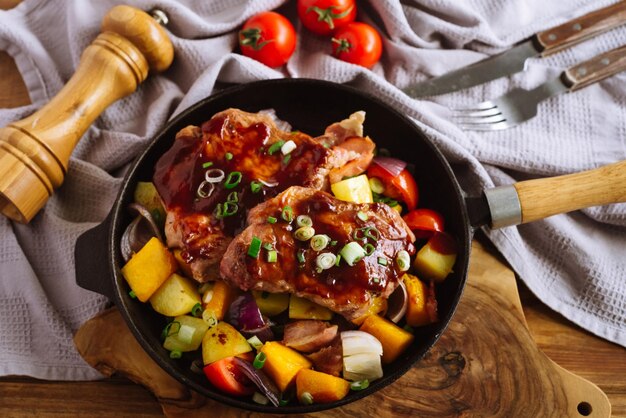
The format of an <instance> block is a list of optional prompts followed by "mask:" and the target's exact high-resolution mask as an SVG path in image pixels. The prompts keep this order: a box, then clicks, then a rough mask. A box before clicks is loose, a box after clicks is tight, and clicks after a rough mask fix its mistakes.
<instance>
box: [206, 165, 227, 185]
mask: <svg viewBox="0 0 626 418" xmlns="http://www.w3.org/2000/svg"><path fill="white" fill-rule="evenodd" d="M224 176H225V174H224V170H220V169H219V168H212V169H210V170H207V171H206V173H204V179H205V180H206V181H208V182H209V183H219V182H220V181H222V180H224Z"/></svg>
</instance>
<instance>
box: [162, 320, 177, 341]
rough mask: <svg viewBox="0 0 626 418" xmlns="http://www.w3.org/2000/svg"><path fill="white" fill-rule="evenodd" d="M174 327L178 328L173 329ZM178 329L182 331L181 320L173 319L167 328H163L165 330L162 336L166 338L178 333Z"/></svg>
mask: <svg viewBox="0 0 626 418" xmlns="http://www.w3.org/2000/svg"><path fill="white" fill-rule="evenodd" d="M172 327H174V328H176V329H175V330H173V329H172ZM178 331H180V322H178V321H172V322H170V323H169V324H167V325H166V326H165V328H163V331H162V332H161V338H162V339H166V338H167V337H169V336H170V335H176V334H178Z"/></svg>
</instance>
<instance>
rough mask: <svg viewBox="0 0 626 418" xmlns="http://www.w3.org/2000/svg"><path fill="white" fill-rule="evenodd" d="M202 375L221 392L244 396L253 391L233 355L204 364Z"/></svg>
mask: <svg viewBox="0 0 626 418" xmlns="http://www.w3.org/2000/svg"><path fill="white" fill-rule="evenodd" d="M203 370H204V375H205V376H206V377H207V379H209V382H211V384H213V386H215V387H216V388H218V389H219V390H221V391H222V392H225V393H228V394H230V395H234V396H246V395H252V394H253V393H254V386H253V385H251V382H250V380H249V379H248V378H247V377H246V376H245V375H244V374H243V373H242V372H241V371H240V370H239V368H238V367H237V366H236V365H235V363H234V362H233V357H226V358H223V359H221V360H218V361H216V362H215V363H211V364H208V365H206V366H204V369H203Z"/></svg>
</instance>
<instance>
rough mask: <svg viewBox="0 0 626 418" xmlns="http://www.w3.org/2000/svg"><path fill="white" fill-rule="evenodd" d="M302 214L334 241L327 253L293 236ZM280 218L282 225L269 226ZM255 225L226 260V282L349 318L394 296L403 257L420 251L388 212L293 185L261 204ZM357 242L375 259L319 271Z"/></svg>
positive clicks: (231, 248) (378, 206)
mask: <svg viewBox="0 0 626 418" xmlns="http://www.w3.org/2000/svg"><path fill="white" fill-rule="evenodd" d="M286 208H290V211H291V212H292V218H293V220H291V222H287V221H286V220H285V219H284V218H285V217H284V216H283V215H284V213H285V209H286ZM299 215H308V216H309V217H310V218H311V220H312V224H313V225H312V228H313V229H314V230H315V234H324V235H326V236H328V237H329V243H328V245H327V246H326V248H324V249H323V250H321V251H316V250H314V249H312V248H311V242H310V240H304V241H302V240H299V239H298V238H296V237H295V236H294V235H297V234H295V231H296V230H297V228H298V226H297V225H296V219H297V217H298V216H299ZM273 218H276V219H277V221H276V222H275V223H271V222H268V219H273ZM287 219H289V217H287ZM248 225H249V226H248V227H247V228H246V229H245V230H244V231H243V232H241V233H240V234H239V235H238V236H237V237H236V238H235V239H234V240H233V241H232V242H231V243H230V244H229V246H228V249H227V250H226V253H225V254H224V258H223V259H222V261H221V264H220V273H221V276H222V278H223V279H224V280H225V281H227V282H228V283H231V284H232V285H235V286H237V287H239V288H241V289H243V290H248V289H254V290H263V291H267V292H273V293H277V292H289V293H294V294H296V295H297V296H300V297H305V298H308V299H310V300H312V301H314V302H316V303H318V304H320V305H322V306H325V307H327V308H329V309H330V310H332V311H334V312H337V313H339V314H342V315H343V316H345V317H346V318H347V319H356V318H359V317H361V316H363V315H364V314H366V313H367V311H368V309H369V308H370V306H371V305H372V304H373V303H374V300H375V299H376V298H378V297H382V298H387V297H388V296H389V295H390V294H391V293H392V292H393V290H394V289H395V288H396V286H397V285H398V279H399V277H400V276H401V275H402V274H403V273H402V272H401V271H400V270H399V268H398V265H397V263H396V261H395V260H396V257H397V255H398V253H399V252H400V251H402V250H405V251H407V252H408V253H409V254H410V255H411V254H414V253H415V247H414V245H413V242H414V241H415V236H414V235H413V233H412V232H411V230H410V229H409V228H408V227H407V225H406V223H405V222H404V221H403V220H402V218H401V217H400V215H399V214H398V212H396V211H394V210H393V209H391V208H390V207H389V206H387V205H385V204H379V203H372V204H357V203H350V202H344V201H341V200H338V199H336V198H334V197H333V196H331V195H330V194H328V193H326V192H323V191H319V190H314V189H311V188H304V187H298V186H293V187H290V188H289V189H287V190H285V191H284V192H282V193H281V194H279V195H278V196H276V197H274V198H272V199H270V200H268V201H266V202H264V203H261V204H259V205H258V206H256V207H255V208H254V209H252V210H251V211H250V212H249V214H248ZM255 239H256V240H257V241H258V240H260V241H261V242H262V243H263V244H264V248H263V249H262V250H261V251H260V253H259V254H258V256H256V257H254V256H251V255H250V254H249V250H250V247H251V245H252V243H253V241H255ZM350 242H357V243H359V245H360V246H361V247H363V248H369V250H370V251H371V253H370V254H369V255H367V256H365V257H364V258H362V259H361V260H360V261H356V262H354V265H353V266H350V265H348V263H347V262H346V261H345V260H344V259H340V261H339V263H338V266H337V265H332V266H331V267H329V268H326V269H321V268H319V266H318V256H319V255H320V254H321V253H332V254H335V255H336V254H339V253H340V252H341V250H342V248H343V247H344V246H345V245H346V244H348V243H350ZM270 245H271V247H272V248H273V249H274V251H276V252H277V258H276V260H275V261H274V262H271V261H269V260H270V258H268V254H267V253H268V252H269V251H268V250H267V248H269V246H270Z"/></svg>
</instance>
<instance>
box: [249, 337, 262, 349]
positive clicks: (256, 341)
mask: <svg viewBox="0 0 626 418" xmlns="http://www.w3.org/2000/svg"><path fill="white" fill-rule="evenodd" d="M248 344H250V345H251V346H252V348H254V349H255V350H256V351H259V350H260V349H261V347H263V341H261V340H259V337H257V336H256V335H253V336H252V337H250V338H248Z"/></svg>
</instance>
